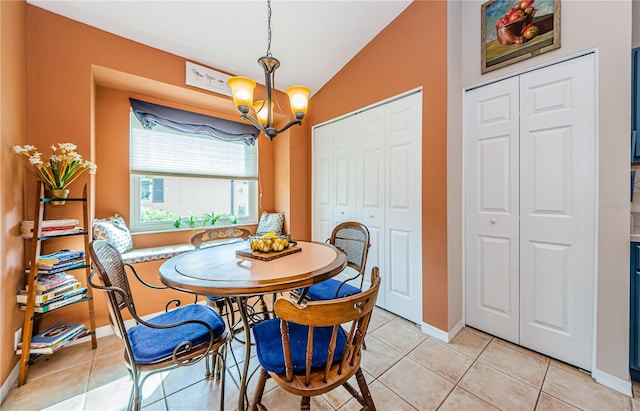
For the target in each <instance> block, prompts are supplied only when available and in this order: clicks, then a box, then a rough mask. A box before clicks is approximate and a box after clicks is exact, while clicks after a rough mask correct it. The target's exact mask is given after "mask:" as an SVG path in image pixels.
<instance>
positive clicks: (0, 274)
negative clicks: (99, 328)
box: [0, 1, 27, 384]
mask: <svg viewBox="0 0 640 411" xmlns="http://www.w3.org/2000/svg"><path fill="white" fill-rule="evenodd" d="M26 9H27V6H26V3H24V2H17V1H0V55H1V56H2V59H1V60H0V143H1V144H0V146H1V147H2V161H0V215H1V216H2V218H0V324H2V328H1V329H2V333H1V336H0V384H4V382H5V381H6V379H7V377H8V376H9V374H10V372H11V371H12V369H13V367H14V366H15V364H16V362H17V357H16V356H15V354H14V352H13V333H14V331H16V330H17V329H18V328H20V327H21V326H22V318H23V316H22V314H21V313H20V311H18V307H17V305H16V299H15V294H16V291H17V290H19V289H20V288H21V287H22V278H23V275H22V272H23V270H24V265H23V264H24V261H23V240H22V239H21V238H20V237H19V235H18V231H19V230H18V227H19V224H20V221H21V220H23V211H24V210H23V201H22V195H23V190H22V188H23V186H22V184H21V182H22V181H23V179H24V174H25V173H24V165H25V164H24V162H23V159H22V158H19V157H18V156H17V155H16V154H13V153H12V151H11V147H12V146H14V145H16V144H19V145H22V144H24V143H25V142H26V140H27V122H26V115H27V114H26V108H27V101H26V87H27V84H26V80H27V79H26V75H25V73H26V59H25V53H26V37H25V23H26V11H27V10H26Z"/></svg>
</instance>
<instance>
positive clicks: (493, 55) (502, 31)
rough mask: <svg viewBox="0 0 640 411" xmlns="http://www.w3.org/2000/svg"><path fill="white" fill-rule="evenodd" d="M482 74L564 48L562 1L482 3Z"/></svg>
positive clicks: (531, 0)
mask: <svg viewBox="0 0 640 411" xmlns="http://www.w3.org/2000/svg"><path fill="white" fill-rule="evenodd" d="M481 16H482V17H481V18H482V22H481V28H480V30H481V32H482V33H481V36H480V37H481V42H482V66H481V67H482V74H484V73H487V72H489V71H493V70H497V69H499V68H502V67H505V66H508V65H510V64H513V63H516V62H518V61H522V60H526V59H528V58H531V57H535V56H538V55H540V54H543V53H546V52H548V51H551V50H555V49H558V48H560V0H519V1H518V0H490V1H487V2H486V3H484V4H482V6H481Z"/></svg>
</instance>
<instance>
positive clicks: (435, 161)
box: [309, 1, 448, 331]
mask: <svg viewBox="0 0 640 411" xmlns="http://www.w3.org/2000/svg"><path fill="white" fill-rule="evenodd" d="M446 21H447V4H446V2H444V1H428V2H427V1H416V2H413V3H412V4H411V5H409V7H407V8H406V9H405V11H404V12H403V13H402V14H400V16H398V18H396V19H395V20H394V21H393V22H392V23H391V24H390V25H389V26H387V28H385V29H384V30H383V31H382V32H381V33H380V34H379V35H378V36H377V37H376V38H374V39H373V41H371V42H370V43H369V44H368V45H367V46H366V47H365V48H364V49H363V50H362V51H361V52H360V53H359V54H358V55H356V56H355V57H354V58H353V60H352V61H350V62H349V63H348V64H347V65H346V66H345V67H344V68H343V69H342V70H341V71H340V72H339V73H338V74H336V76H335V77H334V78H333V79H331V81H329V82H328V83H327V84H326V85H325V86H324V87H323V88H322V89H321V90H320V91H319V92H318V93H316V94H315V95H314V96H313V97H312V99H311V102H310V109H309V111H310V121H309V124H319V123H322V122H324V121H327V120H330V119H332V118H335V117H338V116H340V115H343V114H346V113H349V112H351V111H354V110H356V109H359V108H362V107H365V106H368V105H370V104H373V103H375V102H377V101H380V100H384V99H386V98H389V97H392V96H394V95H397V94H400V93H402V92H404V91H407V90H411V89H414V88H416V87H420V86H422V88H423V93H422V95H423V102H422V107H423V112H422V139H423V140H422V207H423V210H422V236H423V238H422V244H423V255H422V267H423V272H422V275H423V277H422V288H423V292H422V299H423V310H422V311H423V316H422V317H423V318H422V319H423V321H424V322H426V323H428V324H430V325H432V326H434V327H437V328H439V329H441V330H444V331H447V330H448V325H447V249H446V243H447V241H446V240H447V225H446V224H447V200H446V199H447V178H446V175H447V173H446V143H447V122H446V121H447V103H446V102H447V36H446V33H447V25H446Z"/></svg>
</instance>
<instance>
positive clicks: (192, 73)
mask: <svg viewBox="0 0 640 411" xmlns="http://www.w3.org/2000/svg"><path fill="white" fill-rule="evenodd" d="M185 72H186V78H185V83H186V84H188V85H190V86H194V87H200V88H203V89H205V90H209V91H215V92H216V93H220V94H224V95H225V96H230V95H231V87H229V84H227V80H229V78H230V77H231V76H230V75H228V74H224V73H221V72H219V71H216V70H214V69H210V68H209V67H204V66H200V65H198V64H195V63H192V62H190V61H187V68H186V70H185Z"/></svg>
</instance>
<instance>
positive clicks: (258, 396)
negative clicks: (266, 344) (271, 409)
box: [251, 368, 269, 411]
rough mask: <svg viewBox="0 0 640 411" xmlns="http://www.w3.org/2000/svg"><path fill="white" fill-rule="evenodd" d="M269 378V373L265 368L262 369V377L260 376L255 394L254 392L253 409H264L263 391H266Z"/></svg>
mask: <svg viewBox="0 0 640 411" xmlns="http://www.w3.org/2000/svg"><path fill="white" fill-rule="evenodd" d="M267 378H269V373H268V372H267V371H266V370H265V369H264V368H262V369H260V377H259V378H258V385H257V386H256V391H255V394H253V404H251V410H252V411H258V407H260V409H263V408H264V406H262V393H263V392H264V386H265V385H266V383H267Z"/></svg>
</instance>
